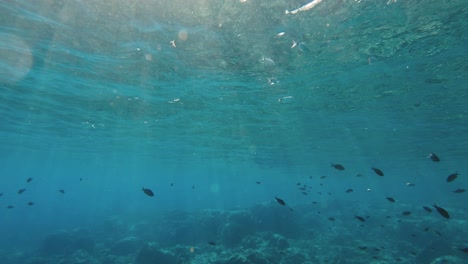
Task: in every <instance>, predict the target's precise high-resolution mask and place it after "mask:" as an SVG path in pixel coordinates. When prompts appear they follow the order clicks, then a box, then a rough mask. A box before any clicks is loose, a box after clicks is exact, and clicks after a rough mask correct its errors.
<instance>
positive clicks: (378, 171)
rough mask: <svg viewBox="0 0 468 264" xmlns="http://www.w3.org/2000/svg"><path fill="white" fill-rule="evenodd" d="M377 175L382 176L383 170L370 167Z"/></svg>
mask: <svg viewBox="0 0 468 264" xmlns="http://www.w3.org/2000/svg"><path fill="white" fill-rule="evenodd" d="M371 169H372V170H373V171H374V172H375V173H376V174H377V175H379V176H384V173H383V171H381V170H380V169H377V168H371Z"/></svg>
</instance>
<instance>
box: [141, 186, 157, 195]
mask: <svg viewBox="0 0 468 264" xmlns="http://www.w3.org/2000/svg"><path fill="white" fill-rule="evenodd" d="M141 190H142V191H143V192H144V193H145V194H146V195H148V196H154V193H153V191H152V190H150V189H145V187H142V188H141Z"/></svg>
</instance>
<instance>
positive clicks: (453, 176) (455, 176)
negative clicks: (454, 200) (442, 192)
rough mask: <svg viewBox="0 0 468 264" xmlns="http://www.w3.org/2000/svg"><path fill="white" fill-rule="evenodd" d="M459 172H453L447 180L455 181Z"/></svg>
mask: <svg viewBox="0 0 468 264" xmlns="http://www.w3.org/2000/svg"><path fill="white" fill-rule="evenodd" d="M458 175H460V174H458V172H455V173H452V174H450V175H449V176H448V177H447V182H453V181H454V180H455V179H456V178H457V177H458Z"/></svg>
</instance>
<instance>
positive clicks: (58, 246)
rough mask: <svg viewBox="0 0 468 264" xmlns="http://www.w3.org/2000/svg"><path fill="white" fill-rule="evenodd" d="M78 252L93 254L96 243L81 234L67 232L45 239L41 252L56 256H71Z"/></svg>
mask: <svg viewBox="0 0 468 264" xmlns="http://www.w3.org/2000/svg"><path fill="white" fill-rule="evenodd" d="M77 250H85V251H87V252H88V253H93V251H94V241H93V240H92V239H91V238H89V237H86V236H81V235H80V234H72V233H67V232H62V233H56V234H52V235H49V236H47V237H46V238H45V239H44V242H43V244H42V246H41V250H40V251H41V252H42V253H43V254H45V255H54V254H70V253H73V252H75V251H77Z"/></svg>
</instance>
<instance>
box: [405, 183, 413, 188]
mask: <svg viewBox="0 0 468 264" xmlns="http://www.w3.org/2000/svg"><path fill="white" fill-rule="evenodd" d="M405 185H406V186H408V187H414V186H416V184H414V183H412V182H407V183H405Z"/></svg>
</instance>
